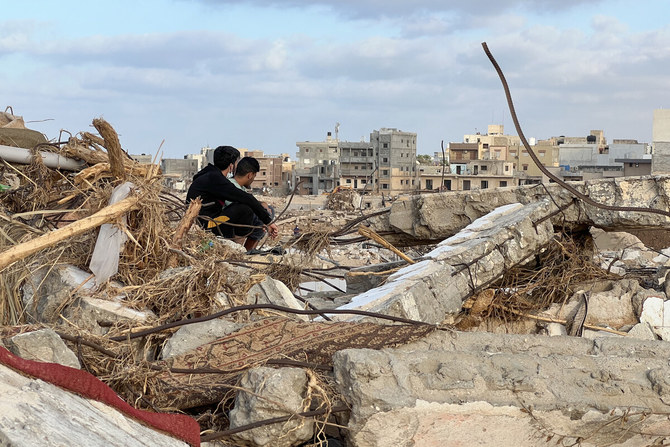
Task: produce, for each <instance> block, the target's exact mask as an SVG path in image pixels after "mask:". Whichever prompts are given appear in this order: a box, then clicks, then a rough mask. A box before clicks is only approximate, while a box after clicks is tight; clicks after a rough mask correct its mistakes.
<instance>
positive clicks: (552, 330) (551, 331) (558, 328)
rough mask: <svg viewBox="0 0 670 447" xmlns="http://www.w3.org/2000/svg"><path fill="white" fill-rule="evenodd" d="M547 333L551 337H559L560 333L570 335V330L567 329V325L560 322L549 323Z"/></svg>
mask: <svg viewBox="0 0 670 447" xmlns="http://www.w3.org/2000/svg"><path fill="white" fill-rule="evenodd" d="M547 335H549V336H550V337H557V336H559V335H568V332H567V331H566V330H565V326H563V325H562V324H560V323H548V324H547Z"/></svg>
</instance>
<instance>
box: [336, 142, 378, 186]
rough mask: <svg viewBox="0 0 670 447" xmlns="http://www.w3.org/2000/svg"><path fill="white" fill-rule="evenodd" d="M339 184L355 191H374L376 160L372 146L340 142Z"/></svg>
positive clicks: (366, 143)
mask: <svg viewBox="0 0 670 447" xmlns="http://www.w3.org/2000/svg"><path fill="white" fill-rule="evenodd" d="M339 149H340V184H341V185H344V186H349V187H351V188H353V189H354V190H357V191H359V192H360V191H374V188H375V173H376V172H375V166H376V158H375V152H374V148H373V147H372V144H370V143H368V142H365V141H360V142H349V141H340V143H339Z"/></svg>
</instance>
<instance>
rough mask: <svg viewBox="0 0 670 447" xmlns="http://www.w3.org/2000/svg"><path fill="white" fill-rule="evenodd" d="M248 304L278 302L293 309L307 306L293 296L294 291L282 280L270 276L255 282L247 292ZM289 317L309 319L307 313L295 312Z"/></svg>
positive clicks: (301, 308) (289, 314)
mask: <svg viewBox="0 0 670 447" xmlns="http://www.w3.org/2000/svg"><path fill="white" fill-rule="evenodd" d="M247 303H248V304H276V305H278V306H284V307H290V308H292V309H297V310H304V309H305V306H304V305H303V304H302V303H301V302H300V301H298V300H297V299H296V297H295V296H293V293H291V291H290V290H289V288H288V287H286V284H284V283H283V282H281V281H278V280H276V279H272V278H270V277H269V276H268V277H266V278H265V279H264V280H263V281H261V282H259V283H257V284H254V285H253V286H251V288H250V289H249V292H248V293H247ZM286 315H287V316H288V317H289V318H295V319H299V320H303V321H309V317H308V316H307V315H298V314H293V313H288V314H286Z"/></svg>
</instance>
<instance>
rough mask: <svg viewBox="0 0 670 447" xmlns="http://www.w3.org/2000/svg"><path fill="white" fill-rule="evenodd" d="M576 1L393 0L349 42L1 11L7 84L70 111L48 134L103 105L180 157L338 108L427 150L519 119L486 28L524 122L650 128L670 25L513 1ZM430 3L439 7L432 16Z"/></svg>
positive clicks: (301, 129)
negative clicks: (65, 22)
mask: <svg viewBox="0 0 670 447" xmlns="http://www.w3.org/2000/svg"><path fill="white" fill-rule="evenodd" d="M218 3H219V4H221V3H223V2H218ZM271 3H272V2H263V1H262V0H258V1H257V2H256V4H258V5H261V4H271ZM358 3H362V4H361V5H359V6H357V5H358ZM559 3H560V4H561V5H563V6H556V5H558V4H559ZM580 3H583V2H578V1H575V2H567V3H566V2H522V1H508V2H496V3H495V4H494V3H493V2H486V1H481V0H480V1H476V2H474V4H471V2H458V4H456V3H453V5H450V2H431V1H419V2H417V3H416V4H415V3H410V2H395V1H390V2H384V3H383V5H384V9H385V12H384V13H385V14H387V15H389V16H390V15H392V14H394V15H396V16H397V17H400V13H401V11H400V10H405V11H409V13H408V14H410V15H409V16H407V17H406V19H405V20H402V21H404V22H405V25H404V28H403V32H400V33H397V34H395V35H386V36H384V35H379V36H373V37H369V36H365V37H361V38H356V37H351V38H349V39H346V40H342V41H339V40H337V39H329V40H326V39H319V38H311V37H309V36H304V35H288V36H281V37H277V38H250V37H241V36H239V35H235V34H232V33H230V32H226V31H218V30H196V31H173V32H162V33H151V34H140V33H138V34H129V33H128V34H124V35H120V36H104V35H98V36H87V37H85V38H67V39H64V38H58V39H56V38H51V39H47V38H45V37H44V36H43V35H42V34H41V32H40V26H28V25H29V24H27V23H7V22H5V23H1V22H0V36H2V37H0V63H3V66H11V67H12V71H13V72H14V73H15V74H13V75H8V74H7V73H3V74H0V97H2V98H4V99H5V100H6V101H9V102H10V103H11V105H14V106H15V108H16V109H17V112H18V113H23V114H24V115H27V116H28V119H43V118H53V117H56V118H62V119H63V120H67V122H66V123H63V122H58V123H54V124H53V126H54V128H53V129H51V130H50V132H52V133H51V135H50V136H53V131H55V132H58V129H59V128H61V127H65V128H69V129H70V130H74V131H78V130H82V129H84V128H85V127H87V126H88V125H89V124H90V120H91V119H92V118H93V117H95V116H99V115H104V116H105V117H106V118H108V119H109V120H110V122H112V124H114V125H115V126H116V127H117V130H118V131H119V132H120V133H122V134H123V137H124V138H123V141H127V142H128V144H129V145H131V147H132V148H153V147H156V146H157V144H158V142H157V141H156V140H157V139H161V138H166V141H167V143H166V145H165V149H166V150H169V151H174V153H173V156H178V155H179V154H184V153H187V152H194V151H197V147H198V146H199V145H204V144H207V143H211V144H218V143H221V142H223V141H228V142H229V143H231V144H234V145H240V146H242V147H249V146H250V147H255V148H260V149H263V150H266V151H267V152H271V153H272V152H274V153H279V152H292V151H294V150H295V141H302V140H310V139H312V140H314V139H319V138H323V137H324V135H325V131H326V130H332V129H330V127H332V125H334V123H335V122H336V121H339V122H341V123H342V128H341V136H342V137H343V138H348V139H352V140H357V139H359V138H360V137H361V136H365V137H366V138H368V137H369V132H370V131H371V130H373V129H376V128H380V127H398V128H401V129H403V130H407V131H415V132H419V136H418V141H419V148H420V151H422V152H424V153H426V152H431V150H432V149H431V148H434V149H435V150H439V141H440V140H441V139H445V140H447V141H458V140H460V136H461V135H462V134H464V133H467V132H471V131H472V130H473V129H474V128H475V127H477V128H479V129H480V130H482V129H485V128H486V125H487V124H489V123H491V122H501V121H504V117H505V116H507V121H506V122H505V124H507V130H508V131H511V125H510V121H509V114H508V112H507V111H506V108H507V106H506V103H505V98H504V95H503V93H502V88H501V85H500V81H499V80H498V78H497V75H496V73H495V71H494V70H493V67H492V66H491V64H490V63H489V61H488V60H487V58H486V56H485V55H484V52H483V51H482V48H481V46H480V42H481V41H482V40H486V41H487V42H488V44H489V47H490V49H491V51H492V52H493V54H494V56H495V57H496V59H497V60H498V62H499V64H500V65H501V67H502V68H503V70H504V72H505V75H506V76H507V79H508V82H509V83H510V87H511V89H512V94H513V97H514V101H515V104H516V106H517V110H518V112H519V117H520V119H521V120H522V125H523V126H524V128H525V129H526V128H527V135H529V136H531V135H532V136H537V137H539V138H546V137H548V136H551V135H557V134H566V135H569V134H575V135H579V134H582V133H584V132H587V131H588V130H589V129H590V128H598V127H599V126H603V124H602V123H614V124H615V125H616V126H617V127H616V131H617V132H619V133H618V134H617V138H619V137H626V134H628V136H629V137H630V138H640V139H644V137H645V135H646V133H645V132H647V130H645V126H648V127H650V124H648V123H646V122H644V121H640V120H639V117H640V116H642V117H644V116H645V113H646V112H645V111H648V112H649V115H650V114H651V110H652V109H653V108H656V107H659V106H662V105H663V104H659V103H658V101H660V100H662V98H661V97H660V96H659V92H664V91H668V89H670V85H669V84H670V81H669V80H668V78H667V76H665V73H667V71H668V70H670V48H669V47H668V46H667V41H668V40H669V38H670V29H668V28H664V29H657V30H649V31H644V32H634V31H631V30H630V29H628V28H627V27H626V26H625V25H623V24H622V23H621V22H620V21H619V20H616V19H614V18H612V17H609V16H606V15H600V16H596V17H594V18H592V20H591V21H590V22H588V21H587V22H586V23H587V25H586V26H583V27H582V28H581V29H580V28H577V27H561V26H560V25H561V24H560V23H557V24H554V25H547V24H543V23H534V22H533V21H531V20H528V19H525V18H524V17H523V16H522V15H520V14H518V9H519V8H522V9H523V8H525V9H529V8H533V9H536V10H540V9H542V8H545V7H546V8H550V7H554V8H558V7H575V6H578V5H579V4H580ZM301 4H302V2H299V1H297V0H293V1H292V2H291V5H294V6H299V5H301ZM305 4H307V2H305ZM309 4H311V5H314V4H315V2H309ZM317 4H318V5H321V7H326V6H327V7H330V8H333V9H335V8H337V9H338V10H340V11H345V10H346V8H359V13H358V16H360V17H363V15H362V12H361V11H363V12H364V11H366V8H368V9H374V8H373V7H379V8H381V6H380V5H381V3H375V2H372V1H363V2H356V3H354V2H349V1H343V2H337V3H336V2H326V1H325V0H324V1H321V2H318V3H317ZM408 5H411V6H412V7H411V8H410V7H409V6H408ZM445 5H446V6H445ZM552 5H554V6H552ZM566 5H567V6H566ZM486 7H490V8H489V9H488V10H487V9H486ZM430 8H433V10H436V11H438V12H440V14H441V15H440V14H437V15H433V16H432V19H431V20H426V21H422V20H421V16H420V15H421V14H427V16H426V17H430V11H429V10H430ZM410 9H411V10H410ZM479 10H482V11H487V12H486V14H481V15H480V16H478V22H477V25H476V26H477V27H480V28H482V30H480V31H477V32H473V31H472V30H471V29H470V30H468V32H465V33H460V32H457V31H456V30H455V29H454V28H455V27H461V28H464V27H465V26H466V25H465V24H462V23H461V24H459V23H458V21H454V20H455V19H454V18H455V17H457V14H461V15H464V14H475V13H476V12H477V11H479ZM494 12H497V13H501V12H504V14H505V15H498V16H494ZM350 13H351V12H350ZM442 13H444V14H442ZM367 17H371V16H367ZM589 23H590V25H589ZM28 103H31V104H32V105H31V106H30V107H25V108H24V110H25V111H21V108H20V107H19V105H21V104H28ZM0 106H4V105H0ZM666 106H667V105H666ZM630 117H635V121H634V122H631V119H629V118H630ZM627 121H629V122H627ZM50 125H51V124H49V123H47V124H45V128H48V127H46V126H50ZM584 129H586V130H584ZM605 130H606V132H607V130H608V129H605ZM614 130H615V129H611V131H614ZM638 132H642V133H638ZM142 150H143V151H148V150H150V149H142Z"/></svg>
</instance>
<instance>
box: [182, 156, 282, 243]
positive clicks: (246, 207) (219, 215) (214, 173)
mask: <svg viewBox="0 0 670 447" xmlns="http://www.w3.org/2000/svg"><path fill="white" fill-rule="evenodd" d="M239 158H240V151H238V150H237V149H235V148H234V147H232V146H219V147H217V148H216V149H215V150H214V164H211V163H210V164H208V165H207V166H206V167H204V168H203V169H202V170H200V172H198V173H197V174H195V176H193V183H191V186H190V187H189V188H188V193H187V194H186V203H189V202H190V201H191V200H193V199H195V198H196V197H200V199H201V200H202V204H203V206H202V209H201V211H200V216H199V217H198V221H199V222H200V224H201V225H202V226H203V227H204V228H206V229H208V230H210V231H212V232H213V233H214V234H216V235H219V236H223V237H225V238H229V239H233V240H235V241H236V242H238V243H240V244H244V241H245V239H246V237H247V236H248V235H249V234H250V233H251V232H252V231H253V228H251V226H252V225H253V216H254V215H256V216H257V217H258V219H260V220H261V222H262V223H263V224H264V225H263V226H264V228H265V229H266V230H267V232H268V234H269V235H270V237H272V238H275V237H277V234H278V233H279V230H278V228H277V225H275V224H274V223H271V222H272V218H271V217H270V215H269V214H268V212H267V211H266V209H265V208H264V207H263V205H261V203H260V202H259V201H258V200H256V198H255V197H254V196H253V195H251V194H249V193H247V192H245V191H242V190H241V189H239V188H237V187H236V186H235V185H233V184H232V183H231V182H230V180H228V178H227V176H228V175H232V173H233V170H234V169H235V164H236V163H237V161H238V159H239ZM226 201H230V202H232V203H231V204H230V205H228V206H225V202H226ZM227 223H231V224H235V225H227ZM237 225H243V226H237Z"/></svg>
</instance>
